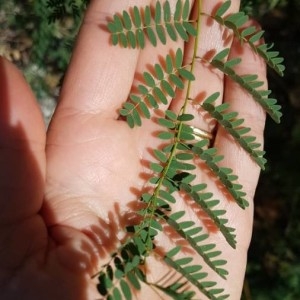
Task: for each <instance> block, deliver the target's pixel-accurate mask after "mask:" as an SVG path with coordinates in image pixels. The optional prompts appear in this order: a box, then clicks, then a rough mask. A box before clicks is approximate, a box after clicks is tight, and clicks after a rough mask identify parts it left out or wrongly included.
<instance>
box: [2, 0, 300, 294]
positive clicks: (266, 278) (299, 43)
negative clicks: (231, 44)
mask: <svg viewBox="0 0 300 300" xmlns="http://www.w3.org/2000/svg"><path fill="white" fill-rule="evenodd" d="M99 1H101V0H99ZM84 2H86V1H85V0H39V1H35V0H23V1H20V0H19V1H18V0H10V1H0V55H3V56H5V57H7V58H9V59H10V60H12V61H13V62H15V63H16V64H17V65H18V66H19V67H20V68H21V69H22V70H23V72H24V74H25V76H26V78H27V80H28V81H29V83H30V84H31V86H32V87H33V89H34V91H35V93H36V95H37V98H38V101H39V103H40V104H41V107H42V109H43V112H44V115H45V118H46V120H47V119H49V118H50V116H51V113H52V110H53V109H54V106H55V101H56V99H57V96H58V93H59V87H60V85H61V82H62V79H63V74H64V71H65V69H66V67H67V64H68V61H69V59H70V54H71V49H72V44H73V41H74V38H75V36H76V32H77V30H78V27H79V24H80V20H81V16H82V12H83V8H84V4H85V3H84ZM242 5H243V8H244V9H245V10H247V11H248V12H249V13H250V14H252V15H253V16H254V17H255V18H256V19H258V21H259V22H260V23H261V24H262V27H263V28H264V29H265V31H266V41H267V42H275V45H276V46H275V48H276V49H278V50H279V51H280V52H281V55H282V56H283V57H285V65H286V67H287V71H286V75H285V77H284V78H280V77H278V76H277V75H276V74H274V73H272V72H270V73H269V84H270V88H271V89H272V90H273V93H274V94H275V96H276V97H277V98H278V99H279V102H280V104H281V105H282V106H283V112H284V117H283V120H282V123H281V125H274V124H273V122H271V121H270V122H267V125H266V134H265V138H266V144H265V148H266V150H267V158H268V166H267V170H266V171H265V172H263V173H262V176H261V178H260V182H259V186H258V190H257V194H256V198H255V203H256V208H255V221H254V233H253V239H252V243H251V246H250V251H249V263H248V269H247V275H246V279H245V286H244V293H243V299H244V300H252V299H253V300H269V299H271V300H273V299H274V300H277V299H278V300H279V299H280V300H298V299H300V155H299V154H300V152H299V150H300V39H299V34H300V19H299V15H300V1H299V0H268V1H266V0H264V1H263V0H256V1H254V0H252V1H249V0H244V1H242ZM49 17H50V18H52V20H54V19H56V18H59V19H60V21H59V22H58V21H56V22H52V23H51V24H49V22H48V21H49ZM96 42H97V41H95V43H96ZM99 55H101V54H100V53H99ZM46 122H47V121H46Z"/></svg>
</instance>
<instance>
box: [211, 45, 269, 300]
mask: <svg viewBox="0 0 300 300" xmlns="http://www.w3.org/2000/svg"><path fill="white" fill-rule="evenodd" d="M237 56H239V57H240V58H241V59H242V63H241V64H239V65H238V66H237V67H236V68H235V71H236V72H237V73H238V74H240V75H243V74H257V75H258V77H259V80H262V81H264V82H266V68H265V64H264V62H263V61H262V59H260V58H258V57H257V55H256V54H254V53H253V51H252V50H251V49H250V47H248V46H247V45H243V47H241V46H240V44H239V41H236V40H234V42H233V45H232V48H231V51H230V55H229V59H232V58H234V57H237ZM261 88H262V89H264V88H266V85H265V86H262V87H261ZM224 102H226V103H228V104H229V105H230V111H236V112H238V113H239V118H243V119H245V122H244V125H245V126H246V127H251V129H252V130H251V135H254V136H255V137H256V138H257V141H258V142H260V143H263V130H264V124H265V113H264V111H263V109H262V108H261V107H260V106H259V105H258V104H257V103H256V102H255V101H254V100H253V98H252V97H251V95H249V93H247V92H246V91H245V90H244V89H243V88H241V87H240V86H239V85H237V84H236V83H234V82H233V81H232V80H230V79H229V78H228V77H226V79H225V90H224ZM215 146H216V147H217V148H218V149H219V154H221V155H223V156H224V160H223V161H222V162H221V164H220V166H224V167H228V168H231V169H232V170H233V173H234V174H236V175H237V176H238V183H239V184H241V185H243V191H244V192H246V194H247V195H246V196H245V198H246V200H248V202H249V204H250V207H248V208H247V209H246V210H243V209H241V208H240V207H238V205H236V204H235V203H234V202H233V201H229V199H225V202H223V204H222V205H224V207H225V208H226V210H227V219H228V220H229V221H228V223H227V226H229V227H232V228H236V231H235V234H236V241H237V244H236V249H232V248H230V247H228V245H224V249H223V255H224V256H226V259H227V262H228V263H227V266H228V268H227V271H228V272H229V275H228V278H227V280H226V282H224V283H223V286H224V287H225V288H226V290H227V292H228V293H229V294H230V295H231V298H232V299H240V296H241V290H242V286H243V280H244V275H245V268H246V262H247V251H248V247H249V243H250V239H251V234H252V222H253V196H254V192H255V188H256V185H257V181H258V177H259V172H260V168H259V167H258V166H257V164H256V163H255V162H254V161H253V160H252V159H251V158H250V156H249V154H248V153H246V152H245V151H244V150H243V149H242V148H241V146H239V144H238V143H237V142H236V141H235V140H234V139H233V138H232V137H231V136H230V135H229V134H228V133H227V132H226V131H225V130H224V129H223V128H221V127H219V128H218V130H217V135H216V139H215ZM215 195H217V197H222V195H223V198H224V193H223V192H222V191H220V190H218V192H216V193H215Z"/></svg>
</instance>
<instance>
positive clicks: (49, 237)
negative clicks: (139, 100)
mask: <svg viewBox="0 0 300 300" xmlns="http://www.w3.org/2000/svg"><path fill="white" fill-rule="evenodd" d="M127 2H128V1H108V0H101V1H97V0H93V1H91V4H90V7H89V9H88V11H87V13H86V17H85V20H84V22H83V25H82V28H81V31H80V34H79V38H78V41H77V45H76V48H75V51H74V54H73V57H72V61H71V64H70V66H69V69H68V72H67V75H66V78H65V82H64V85H63V88H62V91H61V96H60V101H59V104H58V107H57V109H56V111H55V114H54V117H53V119H52V122H51V125H50V128H49V130H48V132H47V133H46V131H45V127H44V123H43V119H42V116H41V113H40V110H39V109H38V106H37V102H36V99H35V98H34V96H33V93H32V92H31V90H30V88H29V87H28V86H27V84H26V83H25V81H24V79H23V77H22V75H21V74H20V72H19V71H18V70H17V69H16V68H15V67H14V66H12V65H11V64H10V63H9V62H8V61H6V60H4V59H1V60H0V76H1V77H0V79H1V81H0V84H1V90H0V91H1V92H0V95H1V97H0V99H1V104H0V105H1V107H0V182H1V183H0V226H1V227H0V245H1V247H0V268H1V272H0V287H1V288H0V298H1V299H3V300H8V299H22V300H27V299H30V300H33V299H46V300H47V299H49V300H52V299H56V300H57V299H64V300H68V299H70V300H74V299H76V300H77V299H78V300H88V299H98V298H99V294H97V292H96V288H95V282H94V281H93V280H92V279H91V276H92V275H93V274H95V273H96V272H97V271H98V270H99V266H100V265H101V264H103V263H104V262H105V258H106V257H107V255H108V253H109V252H110V251H112V250H113V249H114V247H116V245H117V243H118V232H119V231H120V228H122V227H124V225H125V224H126V222H128V218H129V219H130V218H131V216H132V213H131V211H130V205H131V204H132V203H133V201H134V200H136V199H138V196H139V191H141V190H142V188H143V186H144V185H145V176H147V168H145V165H146V164H147V162H148V161H153V158H152V156H151V154H150V153H149V149H153V148H155V147H156V146H158V145H159V140H158V139H157V138H156V137H155V136H154V134H153V133H154V132H155V131H156V130H157V129H158V125H157V124H155V122H153V121H152V120H145V121H144V125H143V126H142V127H141V128H135V129H133V130H132V129H130V128H129V127H128V125H127V124H126V122H124V121H121V120H118V109H119V108H120V107H121V104H122V103H123V102H124V101H126V99H127V96H128V93H129V92H130V91H131V89H132V87H134V86H135V85H136V84H137V83H138V82H139V79H138V78H139V76H138V75H139V74H141V72H143V70H145V69H147V67H148V66H149V64H154V63H155V62H156V61H158V59H159V57H160V56H165V55H166V54H167V53H169V52H170V50H173V51H174V49H177V48H178V47H183V43H182V42H176V43H175V42H168V43H167V45H165V46H159V47H157V48H153V47H152V46H150V45H149V46H147V47H146V49H145V50H143V51H140V50H132V49H122V48H120V47H114V46H111V45H110V44H109V34H108V32H107V31H106V30H105V29H104V27H103V25H104V24H105V23H106V20H107V17H109V16H111V15H112V14H113V13H115V12H120V11H122V10H123V9H127V7H128V6H127V5H129V4H128V3H127ZM175 2H176V1H173V0H171V3H175ZM218 3H219V1H217V0H213V1H212V0H204V1H203V9H204V11H206V12H208V13H209V12H211V11H212V9H213V8H214V7H215V6H216V5H217V4H218ZM135 4H137V5H141V6H143V5H146V4H149V1H145V0H142V1H133V2H132V1H131V2H130V6H133V5H135ZM238 6H239V1H237V0H234V1H232V7H231V10H232V11H237V10H238ZM223 38H224V36H223V33H222V31H221V29H220V27H219V26H218V25H216V24H213V23H211V22H208V21H207V20H205V19H204V20H203V26H202V29H201V36H200V43H199V49H198V52H199V53H198V54H199V56H201V55H202V56H203V55H204V54H205V53H207V52H209V51H210V50H216V51H219V50H221V49H222V48H224V47H228V46H230V43H231V40H230V41H228V40H227V41H224V39H223ZM226 43H227V44H226ZM192 48H193V44H192V43H191V44H189V45H186V47H185V59H186V61H188V60H189V58H190V56H191V53H192ZM237 53H238V54H239V55H240V56H241V57H242V59H243V63H242V64H241V65H239V67H238V70H237V71H238V72H240V73H241V74H247V73H256V74H258V75H259V77H260V78H261V79H262V80H266V75H265V66H264V64H263V63H262V62H261V61H260V60H258V59H257V58H255V57H254V55H253V54H252V52H251V50H249V49H248V50H247V48H246V50H243V52H241V50H240V49H239V47H238V45H237V43H235V42H233V44H232V46H231V54H230V55H231V56H234V55H236V54H237ZM196 75H197V79H196V81H195V82H194V83H193V85H192V95H193V97H195V98H196V97H198V96H199V95H203V94H205V95H206V96H207V95H210V94H212V93H213V92H216V91H219V92H220V93H221V95H222V97H221V98H220V100H219V102H222V101H223V102H229V103H230V104H231V107H232V109H233V110H236V111H238V112H239V113H240V116H241V117H243V118H245V122H246V125H247V124H248V125H250V126H251V127H252V128H253V130H254V131H253V132H254V134H255V136H256V137H257V139H258V140H259V141H260V142H262V135H263V127H264V122H265V115H264V112H263V111H262V110H261V109H260V107H258V106H257V105H256V104H255V103H254V102H253V101H252V100H251V99H249V98H250V96H248V95H247V93H246V92H244V91H243V90H242V89H241V88H239V87H238V86H236V85H235V84H234V83H233V82H231V81H230V80H228V79H226V80H223V79H224V78H223V76H222V74H221V73H219V72H216V71H215V70H211V69H209V68H208V66H206V65H204V64H200V63H199V64H197V65H196ZM181 105H182V99H181V98H180V97H178V98H177V99H174V100H173V101H172V102H171V103H170V109H173V110H175V111H178V110H179V108H180V107H181ZM195 109H196V108H195V107H193V106H191V107H189V110H190V111H191V112H192V113H194V114H196V118H195V120H193V124H192V125H194V126H196V127H198V128H202V129H205V130H213V127H212V125H211V124H210V125H208V124H207V123H206V122H205V119H204V118H203V114H201V112H200V113H198V112H197V111H196V110H195ZM214 132H215V140H214V144H215V146H216V147H218V148H219V149H220V153H222V154H224V155H225V157H226V159H225V161H224V164H226V166H228V167H230V168H232V169H233V170H234V172H235V174H237V175H238V176H239V182H240V183H241V184H242V185H243V186H244V190H245V191H246V192H247V197H248V198H247V200H248V201H249V202H250V208H249V209H247V210H246V211H243V210H241V209H240V208H238V207H237V206H236V205H235V204H234V203H230V202H228V201H227V199H226V197H225V196H224V195H223V194H222V192H221V191H220V189H219V187H217V186H216V185H215V183H214V181H213V179H212V178H211V177H210V176H209V175H207V173H206V172H204V171H203V170H200V169H199V170H198V172H197V175H198V177H199V180H200V181H201V182H206V183H207V184H208V185H209V188H210V189H211V190H212V191H213V192H214V193H215V195H216V197H218V198H219V199H221V200H223V202H222V203H223V205H224V206H226V209H227V211H228V215H227V216H228V217H229V220H230V225H231V226H232V227H235V228H237V249H236V250H233V249H231V248H230V247H229V246H228V245H227V244H226V243H224V240H223V238H222V237H221V236H220V235H218V234H215V235H213V238H212V239H214V242H216V241H218V243H219V245H220V246H219V247H220V248H223V249H222V250H223V257H225V259H227V261H228V266H227V267H228V270H229V273H230V275H229V278H228V280H227V281H226V282H225V281H224V282H221V284H222V286H223V287H225V288H226V290H227V292H228V293H231V298H230V299H239V298H240V294H241V289H242V284H243V277H244V272H245V265H246V255H247V249H248V245H249V241H250V236H251V228H252V212H253V202H252V200H253V195H254V191H255V188H256V184H257V180H258V176H259V168H258V167H257V166H256V165H255V163H254V162H253V161H252V160H251V159H250V158H249V156H248V155H247V154H246V153H244V151H242V150H241V149H240V147H239V146H238V145H237V144H236V143H235V142H234V141H233V140H232V139H230V138H229V137H228V135H227V134H226V133H225V132H224V131H222V130H221V129H217V130H216V131H214ZM179 201H180V199H178V202H179ZM178 205H179V206H181V207H182V204H178ZM181 209H182V208H181ZM185 209H187V210H189V211H190V213H191V218H193V219H194V220H196V221H197V222H199V224H201V220H199V219H198V217H197V216H196V215H195V214H193V213H192V211H191V209H190V208H189V207H186V208H185ZM160 243H161V245H162V246H164V245H166V244H168V243H170V241H168V239H166V238H165V239H162V240H161V241H160ZM222 245H223V246H222ZM164 273H165V269H164V268H158V269H156V274H155V275H156V276H158V277H161V276H163V275H164ZM213 276H214V275H213ZM232 278H234V280H232ZM213 279H215V280H218V281H220V279H217V278H213ZM145 297H146V298H145ZM149 297H150V298H149ZM137 298H138V299H157V295H156V294H153V295H151V294H149V291H148V292H147V294H146V296H145V294H138V296H137ZM202 299H203V298H202Z"/></svg>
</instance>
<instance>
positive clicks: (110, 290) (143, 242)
mask: <svg viewBox="0 0 300 300" xmlns="http://www.w3.org/2000/svg"><path fill="white" fill-rule="evenodd" d="M198 4H199V9H198V17H197V18H196V20H192V19H190V9H191V8H190V1H188V0H177V2H176V7H175V12H174V14H172V13H171V6H170V3H169V1H166V2H164V4H163V5H162V4H161V3H160V2H159V1H157V2H156V4H155V5H154V7H151V6H145V7H143V8H139V7H137V6H134V7H133V8H132V9H131V10H128V11H123V12H121V13H117V14H115V15H114V16H113V18H112V20H111V21H110V22H109V23H108V30H109V31H110V33H111V41H112V44H113V45H115V46H121V47H128V48H132V49H135V48H137V47H138V48H140V49H144V48H145V47H146V46H147V43H148V42H149V43H150V44H151V45H152V46H155V47H156V46H157V45H158V44H159V43H161V44H166V43H167V40H168V39H170V40H173V41H177V40H178V39H181V40H183V41H188V40H189V38H191V37H193V38H194V43H195V44H194V53H193V55H192V58H191V62H190V63H189V64H187V65H183V51H182V50H181V49H180V48H179V49H176V52H175V55H174V56H172V55H171V54H168V55H166V57H165V58H164V61H163V62H162V63H157V64H154V65H153V70H154V72H148V71H145V72H144V73H143V83H141V84H139V85H138V86H137V92H136V93H132V94H130V95H129V98H128V101H126V102H125V103H124V104H123V106H122V108H121V109H120V115H121V116H123V117H124V118H125V119H126V121H127V123H128V125H129V126H130V127H135V126H143V122H142V121H143V118H146V119H150V118H151V116H152V113H153V110H154V111H155V110H156V109H157V108H159V107H163V110H164V117H160V118H157V121H156V122H157V123H158V124H159V125H160V126H161V131H160V132H159V133H158V134H157V138H158V139H160V140H161V141H162V142H163V143H164V147H163V148H162V149H153V153H154V156H155V158H156V161H152V162H151V163H150V165H149V170H150V171H151V172H152V175H151V176H150V179H149V181H148V185H149V186H150V187H151V188H152V190H151V192H147V193H144V194H142V195H140V199H139V200H140V201H141V202H142V203H143V205H142V208H141V209H139V210H138V211H137V215H139V216H140V217H141V220H140V221H139V222H138V224H136V225H134V226H129V227H128V228H127V229H126V233H127V238H126V239H125V241H124V242H122V243H121V245H120V246H119V247H118V249H116V251H115V252H114V253H112V255H111V259H110V261H108V262H107V263H106V264H104V265H103V267H102V269H101V270H100V272H99V274H98V278H99V284H98V290H99V293H100V294H101V295H102V296H103V297H106V298H107V299H116V300H119V299H132V295H133V290H140V289H141V288H142V284H147V285H149V286H150V287H151V288H154V289H157V290H160V291H161V292H163V293H165V294H166V295H168V296H170V297H171V298H172V299H193V297H194V296H195V292H194V291H193V290H189V288H188V286H189V285H192V286H193V287H194V289H198V290H199V291H200V292H201V293H202V294H204V295H206V296H207V297H208V298H209V299H218V300H221V299H227V298H228V297H230V296H229V295H228V294H227V293H226V291H225V290H224V288H222V287H221V286H219V285H218V284H217V283H216V282H215V281H211V280H210V279H209V277H208V274H207V272H205V271H203V269H204V267H209V268H210V269H211V270H212V271H213V272H215V274H217V275H218V276H219V277H220V278H223V279H224V278H226V277H227V276H228V271H227V269H226V264H227V262H226V260H225V259H224V258H222V252H221V251H220V250H219V247H218V244H216V243H212V242H208V240H209V238H210V237H211V233H210V232H209V231H208V230H207V229H206V228H205V226H199V225H197V224H196V223H195V222H193V221H191V220H189V218H188V217H187V214H186V212H185V211H184V210H177V209H175V208H174V207H175V204H176V203H178V201H180V199H178V198H177V196H176V195H178V194H180V193H184V194H185V195H186V196H187V197H188V198H189V201H191V202H192V203H193V206H195V207H197V208H198V209H199V210H201V211H202V212H204V213H205V214H206V216H207V218H209V219H210V221H211V222H212V223H213V224H214V225H215V226H216V228H217V229H218V232H219V233H220V234H221V235H222V236H223V238H224V241H226V242H227V244H228V245H230V246H231V247H232V248H235V247H236V243H237V242H236V235H235V228H232V227H230V226H228V225H227V224H229V220H228V218H227V216H226V214H227V211H226V209H224V208H221V207H224V205H222V202H221V200H219V199H217V198H216V197H215V196H214V194H213V193H211V192H210V190H209V187H208V186H207V185H206V184H205V183H204V182H198V178H197V176H196V175H195V174H194V173H193V172H194V171H195V169H196V163H195V160H201V161H202V162H203V163H205V164H206V166H207V168H208V169H209V170H210V171H211V172H212V173H213V174H214V176H215V178H216V180H218V181H219V182H220V184H222V185H223V187H224V188H225V189H226V190H227V192H228V193H229V194H230V195H231V196H232V198H233V199H234V200H235V202H236V204H237V205H238V206H240V207H241V208H242V209H246V208H247V206H248V205H249V203H248V202H247V200H246V193H245V192H244V191H243V187H242V185H240V184H239V183H238V177H237V176H236V175H235V174H234V173H233V170H232V169H230V168H228V167H226V166H223V165H221V163H223V159H224V157H223V156H221V155H219V154H218V149H217V148H215V147H210V145H209V141H208V140H206V139H203V140H201V141H198V140H196V137H195V134H194V132H193V128H192V127H191V126H190V122H191V121H192V120H193V119H194V116H193V115H192V114H188V113H186V108H187V106H188V105H189V101H190V100H191V97H190V93H191V86H192V84H193V82H194V80H195V75H194V66H195V63H196V62H197V61H198V60H199V59H201V60H204V59H203V58H200V57H198V56H197V48H198V43H199V35H200V24H201V22H200V21H201V18H202V16H203V15H204V14H203V12H202V11H201V5H200V4H201V1H199V3H198ZM230 5H231V2H230V1H225V2H223V3H222V4H221V5H220V6H219V7H218V8H217V10H216V11H215V13H214V14H212V15H209V16H208V17H209V18H211V20H214V21H215V22H218V23H219V24H220V25H221V26H223V27H224V28H226V29H227V30H229V31H231V32H232V35H233V36H235V37H237V39H238V40H239V41H240V43H241V45H242V46H243V45H245V44H248V45H250V47H251V49H252V50H253V52H254V53H255V54H256V55H259V56H260V57H262V58H263V59H264V61H265V62H266V63H267V64H268V65H269V66H270V67H271V68H273V69H274V70H275V71H277V72H278V73H279V74H280V75H282V74H283V71H284V66H283V65H282V61H283V59H282V58H281V57H279V53H278V52H276V51H273V50H272V51H271V49H272V48H273V45H267V44H264V43H259V41H260V40H261V37H262V35H263V31H261V30H257V29H256V28H254V27H252V26H251V27H247V26H246V25H245V24H246V23H247V21H248V17H247V16H246V15H245V13H244V12H237V13H233V14H227V13H228V11H229V8H230ZM205 15H206V16H207V14H205ZM228 54H229V49H224V50H222V51H220V52H218V53H216V55H215V56H214V57H213V58H212V59H211V60H210V61H205V62H206V63H208V64H209V65H210V66H211V67H212V68H215V69H218V70H220V71H221V72H222V73H224V74H225V75H226V76H228V77H230V78H231V79H232V80H234V81H235V82H236V83H237V84H239V85H240V86H241V87H242V88H243V89H245V90H246V91H247V92H248V93H249V94H250V95H251V96H252V98H253V100H254V101H257V103H258V104H259V105H261V106H262V108H263V109H264V110H265V111H266V112H267V113H269V115H270V116H271V117H272V118H273V119H274V120H275V121H276V122H279V121H280V117H281V112H280V106H279V105H278V104H277V101H276V100H275V99H273V98H269V95H270V93H271V91H269V90H264V89H261V87H262V86H263V84H264V83H263V82H261V81H259V80H258V77H257V75H256V74H247V75H240V74H238V73H237V72H236V71H235V67H236V66H237V65H238V64H239V63H240V62H241V59H240V58H239V57H236V58H233V59H231V60H228V59H227V57H228ZM179 90H181V91H185V95H184V103H183V105H182V108H181V110H180V111H179V112H178V113H174V112H172V111H170V110H168V109H167V108H166V107H168V104H169V103H170V101H171V100H172V99H174V98H175V97H176V95H177V93H178V91H179ZM219 96H220V94H219V93H213V94H212V95H209V96H208V97H207V99H206V100H204V101H203V102H202V103H200V104H199V105H200V106H201V107H202V109H204V110H205V111H207V112H208V113H209V114H210V116H211V117H212V118H214V119H215V120H216V122H217V123H218V124H219V125H220V126H222V127H223V128H224V129H225V130H226V131H227V132H228V133H229V134H230V135H231V136H232V137H233V138H234V139H235V140H236V141H237V142H238V143H239V145H240V146H241V147H242V148H243V149H244V150H245V151H246V152H247V153H248V154H249V156H250V157H251V158H252V159H253V160H254V161H255V162H256V163H257V164H258V165H259V166H260V167H261V168H264V166H265V163H266V159H265V158H264V154H265V153H264V151H263V150H261V144H260V143H258V142H257V141H256V138H255V137H254V136H253V135H251V128H248V127H245V126H243V123H244V120H243V119H241V118H239V116H238V113H237V112H235V111H232V110H231V108H230V105H229V104H220V105H216V104H215V103H216V100H217V99H218V98H219ZM166 226H169V227H170V228H172V229H173V231H175V232H176V233H177V235H178V236H179V237H180V238H182V239H183V240H184V241H185V242H186V243H187V244H188V245H189V247H190V248H191V249H193V250H194V251H195V252H196V253H197V255H199V257H201V259H202V261H203V264H202V265H201V264H195V263H193V258H192V257H191V256H185V257H182V256H181V255H180V254H181V247H180V246H175V247H173V248H172V249H167V251H166V253H165V254H164V255H162V254H161V253H158V252H157V251H156V248H157V237H158V236H159V235H162V234H163V233H164V228H165V227H166ZM149 256H155V257H157V258H158V259H159V260H160V261H161V263H165V264H167V265H168V266H169V267H170V268H171V269H172V272H175V273H177V274H179V275H180V279H179V280H176V279H174V280H173V281H172V280H171V279H170V281H171V282H170V283H168V284H166V283H165V282H161V281H157V282H149V281H148V278H147V272H146V271H145V268H144V266H145V264H146V263H147V260H148V257H149ZM178 256H179V257H178Z"/></svg>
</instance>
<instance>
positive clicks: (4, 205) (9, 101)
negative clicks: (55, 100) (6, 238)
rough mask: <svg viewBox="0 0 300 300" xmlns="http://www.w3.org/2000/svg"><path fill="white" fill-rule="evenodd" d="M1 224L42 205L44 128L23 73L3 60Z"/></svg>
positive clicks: (0, 70)
mask: <svg viewBox="0 0 300 300" xmlns="http://www.w3.org/2000/svg"><path fill="white" fill-rule="evenodd" d="M0 84H1V86H0V100H1V101H0V220H1V223H2V224H8V223H12V222H16V221H21V220H23V219H25V218H28V217H29V216H31V215H33V214H36V213H37V212H38V211H39V210H40V208H41V205H42V200H43V192H44V190H43V188H44V173H45V126H44V122H43V118H42V115H41V112H40V110H39V108H38V106H37V102H36V100H35V98H34V95H33V94H32V92H31V90H30V88H29V87H28V85H27V83H26V82H25V80H24V78H23V76H22V75H21V73H20V72H19V71H18V70H17V69H16V68H15V67H14V66H13V65H12V64H11V63H10V62H8V61H7V60H5V59H3V58H0Z"/></svg>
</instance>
